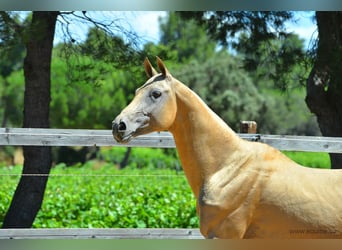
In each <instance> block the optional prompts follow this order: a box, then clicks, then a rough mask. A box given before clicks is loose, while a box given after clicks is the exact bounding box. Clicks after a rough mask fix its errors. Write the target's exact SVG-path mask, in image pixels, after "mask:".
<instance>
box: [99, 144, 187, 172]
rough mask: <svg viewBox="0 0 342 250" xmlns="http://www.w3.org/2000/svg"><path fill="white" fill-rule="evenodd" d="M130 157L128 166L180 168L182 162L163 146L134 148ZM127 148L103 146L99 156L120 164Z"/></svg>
mask: <svg viewBox="0 0 342 250" xmlns="http://www.w3.org/2000/svg"><path fill="white" fill-rule="evenodd" d="M131 150H132V151H131V154H130V156H129V159H128V167H131V168H149V169H156V168H157V169H166V168H169V169H176V170H179V169H180V168H181V167H180V163H179V160H178V158H177V156H175V155H174V154H172V153H165V150H163V149H161V148H132V149H131ZM126 151H127V148H121V147H103V148H101V149H100V153H99V158H100V159H102V160H104V161H106V162H112V163H114V164H120V162H121V161H122V160H123V158H124V155H125V153H126Z"/></svg>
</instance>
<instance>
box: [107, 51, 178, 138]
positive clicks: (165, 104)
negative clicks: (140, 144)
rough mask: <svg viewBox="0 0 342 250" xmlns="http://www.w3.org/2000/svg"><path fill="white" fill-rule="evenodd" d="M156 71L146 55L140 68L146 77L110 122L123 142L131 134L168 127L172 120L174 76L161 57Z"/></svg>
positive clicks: (174, 103)
mask: <svg viewBox="0 0 342 250" xmlns="http://www.w3.org/2000/svg"><path fill="white" fill-rule="evenodd" d="M157 64H158V68H159V70H160V72H161V73H158V72H157V71H156V70H155V69H154V68H153V67H152V65H151V63H150V61H149V60H148V59H147V58H146V59H145V61H144V68H145V72H146V74H147V76H148V77H149V79H148V80H147V82H146V83H145V84H144V85H142V86H141V87H140V88H138V89H137V90H136V92H135V97H134V98H133V100H132V101H131V103H130V104H129V105H128V106H127V107H126V108H125V109H123V110H122V112H121V113H120V114H119V115H118V116H117V117H116V118H115V119H114V121H113V123H112V133H113V136H114V138H115V140H116V141H118V142H121V143H125V142H128V141H129V140H130V139H132V138H133V137H136V136H138V135H142V134H147V133H150V132H154V131H163V130H168V128H169V127H170V126H171V125H172V124H173V122H174V119H175V116H176V111H177V105H176V96H175V91H174V90H173V87H172V86H173V84H172V83H173V81H174V78H173V77H172V76H171V74H170V73H169V71H168V70H167V68H166V67H165V65H164V63H163V61H162V60H161V59H160V58H158V57H157Z"/></svg>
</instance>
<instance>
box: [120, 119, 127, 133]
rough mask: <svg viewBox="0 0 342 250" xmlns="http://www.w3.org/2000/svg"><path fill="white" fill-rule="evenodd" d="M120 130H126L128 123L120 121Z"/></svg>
mask: <svg viewBox="0 0 342 250" xmlns="http://www.w3.org/2000/svg"><path fill="white" fill-rule="evenodd" d="M118 130H119V131H124V130H126V124H125V123H124V122H122V121H121V122H120V123H119V125H118Z"/></svg>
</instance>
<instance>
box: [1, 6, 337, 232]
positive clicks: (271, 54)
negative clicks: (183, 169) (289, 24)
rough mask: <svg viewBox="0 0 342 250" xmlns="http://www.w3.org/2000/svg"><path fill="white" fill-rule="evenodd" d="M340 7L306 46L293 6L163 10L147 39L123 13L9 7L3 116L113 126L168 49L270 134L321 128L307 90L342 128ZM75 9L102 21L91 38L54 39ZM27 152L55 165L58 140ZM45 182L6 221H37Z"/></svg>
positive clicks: (215, 95) (199, 88) (10, 121)
mask: <svg viewBox="0 0 342 250" xmlns="http://www.w3.org/2000/svg"><path fill="white" fill-rule="evenodd" d="M341 16H342V15H341V12H326V13H320V12H317V13H316V14H315V19H316V22H317V27H318V41H317V46H316V47H315V48H312V50H311V51H310V52H311V53H306V51H305V50H304V48H303V41H301V40H300V39H299V38H298V36H296V35H294V34H289V33H287V32H286V29H285V28H284V23H285V21H288V20H291V19H292V18H293V13H292V12H240V11H239V12H181V13H172V12H171V13H169V15H168V16H167V17H166V18H165V19H163V20H160V28H161V37H160V42H159V43H158V44H153V43H147V44H145V45H144V47H143V49H138V47H137V46H136V42H137V40H135V39H136V38H137V37H136V36H134V35H133V36H131V37H130V38H131V39H128V41H127V40H125V39H123V38H122V36H118V35H115V34H113V33H112V32H111V25H112V24H113V23H109V24H105V23H100V22H98V21H95V20H93V19H91V18H90V17H89V16H88V15H87V12H82V13H74V12H33V13H32V15H30V16H28V17H27V19H26V20H24V21H21V20H20V18H19V16H18V15H17V14H16V13H9V12H0V50H1V57H2V59H1V60H0V73H1V76H0V80H1V88H2V94H1V102H2V103H3V104H4V105H2V107H1V112H2V125H3V126H24V127H33V128H34V127H59V128H63V127H67V128H110V123H111V119H112V117H114V115H115V114H116V113H117V112H119V111H120V110H121V109H122V107H124V106H125V105H126V104H127V102H128V101H129V100H130V99H131V98H132V94H133V93H134V89H135V88H136V87H138V86H140V85H141V84H142V83H143V82H144V81H145V77H144V75H143V72H142V70H141V62H142V60H143V58H144V57H145V56H150V57H154V56H156V55H159V56H160V57H161V58H163V59H164V60H165V61H166V62H167V64H168V65H169V68H170V69H171V71H172V72H174V73H173V74H174V75H175V76H176V77H178V78H179V79H180V80H182V81H183V82H184V83H186V84H188V85H189V86H190V87H191V88H193V89H194V90H195V91H196V92H198V93H199V94H200V95H201V96H202V98H203V99H204V100H205V101H206V102H207V103H208V105H209V106H211V107H212V108H213V109H214V110H215V111H216V112H217V113H218V114H219V115H220V116H221V117H223V118H224V119H225V121H227V123H228V124H230V125H231V126H232V127H233V128H234V129H236V128H237V123H238V122H239V120H242V119H248V120H256V121H257V122H258V125H259V132H261V133H275V134H310V135H317V134H319V131H318V127H317V125H316V123H315V120H314V117H313V116H310V115H309V114H308V112H307V110H306V107H305V105H304V98H305V100H306V103H307V105H308V107H309V109H310V110H311V112H313V113H314V114H315V115H316V117H317V121H318V124H319V128H320V132H321V133H322V135H325V136H342V135H341V134H342V126H340V124H341V117H342V113H341V112H342V111H341V105H339V104H340V103H339V102H341V101H340V100H341V95H342V91H341V88H342V83H340V81H341V80H340V79H341V77H340V72H341V70H340V67H341V64H340V63H339V62H340V60H341V53H342V49H341V37H342V36H341V33H342V30H341V29H342V25H341V24H342V17H341ZM71 17H73V18H74V19H71ZM75 18H80V19H82V20H83V21H88V22H90V23H92V24H93V28H91V29H90V30H89V32H88V36H87V39H86V41H84V42H78V41H77V40H75V38H73V37H72V36H71V35H70V33H68V32H67V31H68V29H65V30H66V35H67V36H69V35H70V36H69V37H68V38H69V39H68V40H66V41H65V42H64V43H61V44H58V45H57V46H55V47H53V36H54V33H55V26H56V22H58V20H59V19H64V20H68V22H71V21H73V20H75ZM68 22H66V23H68ZM231 37H235V38H237V39H234V40H233V41H237V42H230V41H232V40H231V39H230V38H231ZM228 46H230V47H231V48H233V50H234V53H231V52H229V50H228V49H227V48H228ZM301 85H302V86H303V85H305V86H306V97H305V93H304V89H303V88H300V87H299V86H301ZM293 86H298V87H297V88H294V89H292V88H293ZM22 111H23V112H22ZM24 156H25V163H24V167H23V173H40V174H42V173H49V171H50V169H51V149H49V148H48V147H25V148H24ZM331 162H332V168H338V167H339V166H342V158H341V156H339V155H336V154H331ZM46 182H47V177H31V176H30V177H28V176H26V177H24V176H23V177H22V178H21V179H20V182H19V184H18V187H17V190H16V192H15V195H14V197H13V200H12V203H11V206H10V208H9V210H8V213H7V215H6V218H5V220H4V223H3V227H30V226H31V225H32V222H33V220H34V218H35V215H36V213H37V212H38V210H39V208H40V206H41V202H42V199H43V195H44V190H45V185H46Z"/></svg>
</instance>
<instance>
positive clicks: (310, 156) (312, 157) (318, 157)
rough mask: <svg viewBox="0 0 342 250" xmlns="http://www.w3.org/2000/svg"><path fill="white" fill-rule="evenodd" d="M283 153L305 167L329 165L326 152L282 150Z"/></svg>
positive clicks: (328, 166)
mask: <svg viewBox="0 0 342 250" xmlns="http://www.w3.org/2000/svg"><path fill="white" fill-rule="evenodd" d="M283 153H284V154H285V155H287V156H288V157H289V158H291V159H292V160H294V161H295V162H297V163H299V164H301V165H303V166H306V167H311V168H327V169H329V168H330V166H331V164H330V158H329V154H328V153H317V152H293V151H284V152H283Z"/></svg>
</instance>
